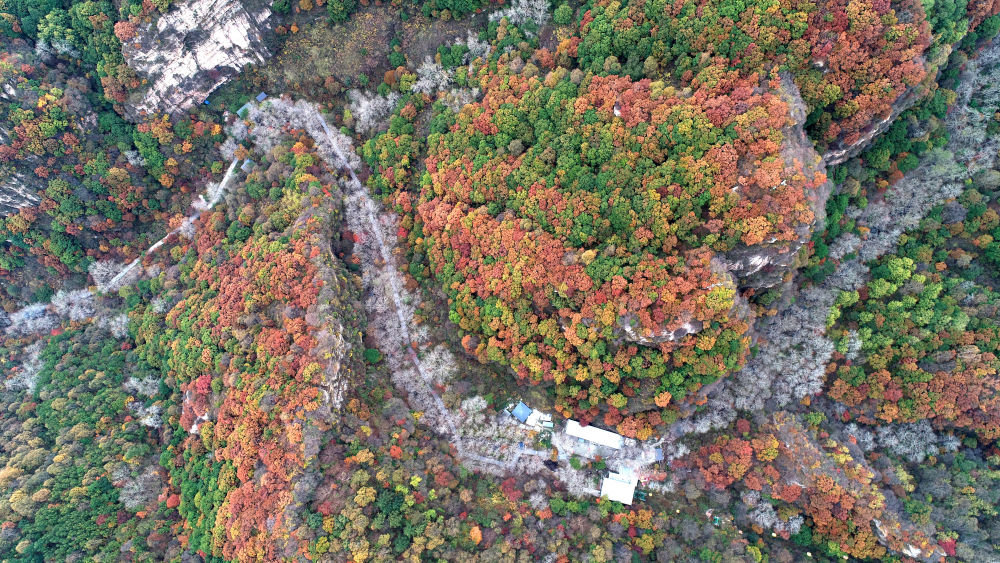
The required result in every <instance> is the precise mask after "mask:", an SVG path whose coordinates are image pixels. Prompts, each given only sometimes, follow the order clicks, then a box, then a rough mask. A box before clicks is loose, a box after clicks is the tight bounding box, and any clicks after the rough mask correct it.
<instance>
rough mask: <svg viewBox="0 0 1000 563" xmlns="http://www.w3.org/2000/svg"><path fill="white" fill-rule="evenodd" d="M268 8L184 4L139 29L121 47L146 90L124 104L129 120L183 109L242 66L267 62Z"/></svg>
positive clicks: (231, 0)
mask: <svg viewBox="0 0 1000 563" xmlns="http://www.w3.org/2000/svg"><path fill="white" fill-rule="evenodd" d="M270 5H271V2H270V1H267V0H256V1H248V2H240V1H238V0H188V1H186V2H182V3H180V4H175V5H174V6H173V7H172V8H171V9H170V11H169V12H168V13H167V14H165V15H164V16H162V17H161V18H160V19H159V20H157V21H156V23H155V24H152V25H150V26H148V27H147V28H145V29H143V30H141V31H140V32H139V34H138V36H137V37H136V39H135V40H134V41H132V42H128V43H126V44H125V45H123V48H122V51H123V53H124V55H125V58H126V60H127V61H128V64H129V66H131V67H132V68H133V69H134V70H135V71H136V73H138V75H139V76H140V77H141V78H143V79H144V81H145V82H146V83H147V86H148V87H147V89H145V90H144V91H140V92H139V93H137V94H136V95H135V98H134V99H132V100H130V103H129V104H127V106H126V107H127V108H128V111H129V112H130V113H132V114H133V115H132V117H137V115H138V114H139V113H141V112H143V111H145V112H154V111H165V112H168V113H176V112H181V111H184V110H186V109H188V108H190V107H191V106H192V105H194V104H199V103H201V102H202V101H204V100H205V98H207V97H208V95H209V94H210V93H211V92H212V91H213V90H215V89H216V88H218V87H219V86H220V85H222V84H223V83H225V82H226V81H227V80H229V79H230V78H232V77H233V76H235V75H236V74H238V73H239V71H240V69H242V68H243V67H244V66H245V65H247V64H249V63H255V62H262V61H264V60H266V59H267V58H268V57H269V56H270V54H271V53H270V51H269V49H268V48H267V45H265V43H264V34H265V33H266V31H267V25H266V22H267V20H268V18H270V17H271V8H270Z"/></svg>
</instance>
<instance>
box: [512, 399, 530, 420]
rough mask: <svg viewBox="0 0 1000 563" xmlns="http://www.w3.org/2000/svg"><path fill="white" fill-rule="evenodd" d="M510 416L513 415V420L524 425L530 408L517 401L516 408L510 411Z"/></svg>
mask: <svg viewBox="0 0 1000 563" xmlns="http://www.w3.org/2000/svg"><path fill="white" fill-rule="evenodd" d="M510 414H512V415H514V418H516V419H518V420H519V421H521V423H524V422H526V421H527V420H528V417H529V416H531V407H529V406H528V405H526V404H524V403H523V402H521V401H518V403H517V406H516V407H514V410H513V411H511V413H510Z"/></svg>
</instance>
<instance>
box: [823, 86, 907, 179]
mask: <svg viewBox="0 0 1000 563" xmlns="http://www.w3.org/2000/svg"><path fill="white" fill-rule="evenodd" d="M923 91H924V90H923V88H922V87H920V86H914V87H912V88H910V89H908V90H907V91H906V92H904V93H903V95H902V96H900V97H899V98H898V99H897V100H896V101H895V102H893V104H892V112H891V113H890V114H889V115H888V116H886V117H885V118H883V119H879V120H876V121H873V122H872V123H871V124H870V125H869V126H868V127H867V128H865V131H864V132H863V133H862V134H861V137H860V138H858V140H856V141H854V142H853V143H850V144H842V143H834V144H833V145H831V146H830V149H829V150H828V151H827V152H826V153H825V154H824V155H823V161H824V162H825V163H826V165H827V166H834V165H837V164H840V163H842V162H846V161H847V160H849V159H851V158H854V157H855V156H858V155H859V154H861V151H863V150H865V149H866V148H868V145H870V144H871V143H872V141H874V140H875V138H876V137H878V136H879V135H881V134H882V133H884V132H885V131H886V130H887V129H889V128H890V127H892V124H893V123H895V121H896V118H897V117H899V115H900V114H901V113H903V112H904V111H906V110H908V109H910V108H911V107H912V106H913V104H915V103H917V101H918V100H920V98H921V95H922V92H923Z"/></svg>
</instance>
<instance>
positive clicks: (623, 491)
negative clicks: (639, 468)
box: [601, 471, 639, 504]
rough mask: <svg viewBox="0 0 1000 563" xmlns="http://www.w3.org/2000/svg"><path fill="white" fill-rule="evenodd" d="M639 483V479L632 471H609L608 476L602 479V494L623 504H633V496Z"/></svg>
mask: <svg viewBox="0 0 1000 563" xmlns="http://www.w3.org/2000/svg"><path fill="white" fill-rule="evenodd" d="M638 484H639V479H637V478H636V477H635V475H634V474H633V473H632V472H631V471H628V472H625V471H623V472H622V473H608V476H607V477H605V478H604V480H603V481H601V496H602V497H607V498H608V500H614V501H618V502H620V503H622V504H632V497H633V496H635V487H636V485H638Z"/></svg>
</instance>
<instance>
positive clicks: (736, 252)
mask: <svg viewBox="0 0 1000 563" xmlns="http://www.w3.org/2000/svg"><path fill="white" fill-rule="evenodd" d="M779 93H780V94H781V97H782V99H783V100H784V102H785V103H786V104H788V113H789V124H788V126H787V127H785V128H784V129H783V130H782V135H783V136H784V142H783V144H782V146H781V156H782V158H783V159H784V160H785V163H786V164H787V165H788V166H791V165H792V163H793V162H798V163H800V164H801V165H802V171H803V173H805V175H806V177H807V178H810V179H812V178H815V177H816V175H817V174H826V165H825V162H824V159H823V158H822V157H820V155H819V154H818V153H817V152H816V150H815V149H814V148H813V144H812V142H811V141H810V140H809V138H808V137H807V136H806V133H805V130H804V129H803V126H804V124H805V122H806V115H807V111H806V105H805V102H803V101H802V97H801V96H800V95H799V89H798V86H796V85H795V81H794V79H793V78H792V76H791V75H789V74H787V73H786V74H783V75H782V77H781V90H780V92H779ZM832 188H833V185H832V183H831V182H829V181H827V182H825V183H823V184H822V185H821V186H820V187H819V188H818V189H816V190H814V191H813V193H811V194H808V197H809V204H810V206H811V207H812V211H813V214H814V215H815V216H816V219H815V220H814V221H813V223H812V224H808V225H801V226H800V227H799V228H798V239H796V240H794V241H792V242H791V243H789V242H782V243H780V244H766V243H765V244H762V245H754V246H749V247H748V246H744V245H740V246H738V247H737V248H735V249H733V250H731V251H729V252H727V253H726V254H725V255H723V256H720V257H717V258H716V259H717V260H719V261H720V263H721V264H722V266H723V268H724V269H726V270H728V271H729V272H731V273H732V274H733V276H734V277H735V278H736V279H737V283H738V285H739V286H741V287H757V288H768V287H773V286H775V285H777V284H779V283H781V281H782V278H783V277H784V275H785V273H786V272H788V271H789V270H790V269H791V268H792V267H793V266H794V263H795V259H796V257H797V256H798V252H799V249H801V248H802V245H804V244H805V243H806V242H808V241H809V237H810V236H811V235H812V232H813V230H814V229H815V228H822V225H823V219H824V217H825V215H826V200H827V198H828V197H829V196H830V191H831V190H832Z"/></svg>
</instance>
